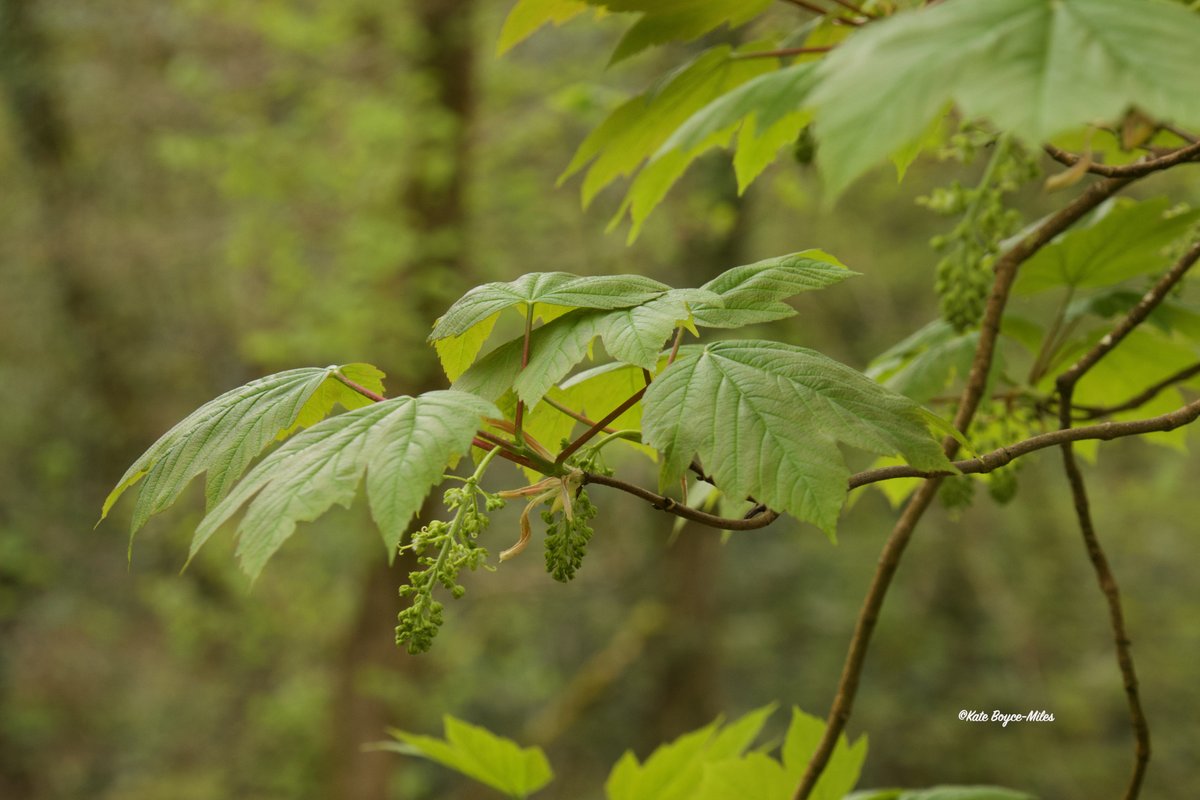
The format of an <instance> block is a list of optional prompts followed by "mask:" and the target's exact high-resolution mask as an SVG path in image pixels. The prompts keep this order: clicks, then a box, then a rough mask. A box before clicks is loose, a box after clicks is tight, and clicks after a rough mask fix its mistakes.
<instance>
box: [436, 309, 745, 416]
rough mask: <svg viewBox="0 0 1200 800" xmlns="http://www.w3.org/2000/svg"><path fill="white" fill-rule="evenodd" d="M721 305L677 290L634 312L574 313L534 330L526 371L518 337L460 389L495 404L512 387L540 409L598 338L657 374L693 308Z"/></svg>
mask: <svg viewBox="0 0 1200 800" xmlns="http://www.w3.org/2000/svg"><path fill="white" fill-rule="evenodd" d="M721 302H722V301H721V298H720V297H719V296H718V295H717V294H715V293H714V292H710V291H706V290H704V289H672V290H670V291H668V292H666V293H665V294H663V295H661V296H660V297H657V298H655V299H653V300H651V301H649V302H648V303H645V304H643V305H640V306H634V307H632V308H619V309H615V310H611V311H606V310H599V309H596V310H587V309H579V310H576V311H572V312H570V313H568V314H564V315H562V316H561V317H557V318H555V319H554V320H552V321H551V322H548V323H546V324H545V325H542V326H540V327H538V328H536V329H534V331H533V333H532V335H531V336H530V339H529V360H528V363H527V364H526V365H525V366H524V368H522V366H521V355H522V352H523V350H524V337H518V338H516V339H513V340H511V341H509V342H506V343H505V344H502V345H500V346H499V347H497V348H496V349H495V350H493V351H492V352H490V353H488V354H487V355H486V356H484V357H483V358H482V359H480V361H479V362H478V363H477V364H475V365H474V366H472V367H471V368H470V369H469V370H467V371H466V372H465V373H464V374H463V375H462V377H461V378H460V379H459V380H458V381H457V382H456V383H455V384H454V386H455V388H457V389H460V390H462V391H465V392H471V393H472V394H478V395H479V396H481V397H486V398H488V399H489V400H494V399H495V398H497V397H499V396H500V395H501V394H502V393H503V392H504V391H506V390H507V388H508V387H509V386H512V387H513V388H514V389H516V391H517V395H518V396H519V397H520V398H521V399H522V400H524V401H525V402H526V403H527V404H529V405H534V404H535V403H537V402H538V401H539V400H541V398H542V396H543V395H544V394H545V393H546V392H547V391H549V389H550V387H551V386H553V385H554V384H556V383H558V382H559V381H561V380H562V379H563V378H564V377H566V375H567V374H568V373H570V371H571V370H572V369H574V368H575V366H576V365H578V364H579V363H580V362H581V361H583V360H584V359H585V358H586V357H588V355H589V354H590V352H591V347H592V342H593V341H594V340H595V339H596V338H599V339H600V340H601V341H602V342H603V343H604V347H605V349H606V350H607V351H608V353H609V355H611V356H612V357H613V358H615V359H617V360H618V361H622V362H624V363H628V364H634V365H636V366H639V367H642V368H644V369H653V368H654V366H655V364H656V363H657V361H658V358H659V354H660V353H661V352H662V349H663V345H664V344H665V342H666V340H667V337H668V336H670V335H671V332H672V331H674V330H675V328H676V326H677V325H679V324H680V323H686V322H687V321H688V320H689V318H690V317H691V312H690V310H689V304H690V303H703V304H705V305H706V306H711V307H715V308H720V307H721Z"/></svg>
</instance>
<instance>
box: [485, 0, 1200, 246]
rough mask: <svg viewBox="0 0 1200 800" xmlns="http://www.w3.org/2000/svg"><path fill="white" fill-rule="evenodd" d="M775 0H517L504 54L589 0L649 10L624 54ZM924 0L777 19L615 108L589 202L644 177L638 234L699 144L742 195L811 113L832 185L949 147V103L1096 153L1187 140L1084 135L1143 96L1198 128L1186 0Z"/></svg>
mask: <svg viewBox="0 0 1200 800" xmlns="http://www.w3.org/2000/svg"><path fill="white" fill-rule="evenodd" d="M768 5H769V4H767V3H764V2H755V3H729V2H719V1H717V0H709V1H707V2H704V1H699V2H689V3H669V4H662V3H659V2H654V0H588V1H587V2H583V1H582V0H519V2H518V3H517V4H516V6H515V8H514V9H513V11H512V13H511V15H510V17H509V19H508V22H507V23H506V25H505V28H504V31H503V32H502V34H501V50H502V51H503V50H507V49H508V48H510V47H512V46H514V45H515V44H517V43H518V42H520V41H521V40H522V39H524V38H525V37H527V36H529V35H531V34H532V33H533V32H534V31H536V30H537V29H538V28H539V27H540V26H541V25H543V24H545V23H555V24H562V23H563V22H566V21H567V20H569V19H571V18H573V17H575V16H577V15H579V14H580V13H582V12H583V11H585V10H586V9H587V8H588V7H589V6H594V7H601V8H604V9H606V10H609V11H614V12H619V13H629V14H636V15H637V17H636V20H635V22H634V24H633V26H632V27H631V28H630V29H629V31H628V33H627V34H626V36H625V38H623V39H622V40H621V41H620V42H619V43H618V44H617V47H616V50H615V52H614V55H613V62H614V63H615V62H618V61H621V60H623V59H624V58H627V57H628V56H630V55H633V54H635V53H637V52H639V51H640V50H642V49H644V48H646V47H648V46H652V45H657V44H663V43H666V42H687V41H692V40H694V39H696V38H698V37H700V36H702V35H704V34H707V33H710V32H712V31H715V30H717V29H718V28H722V27H727V28H729V29H734V28H738V27H741V26H743V25H748V24H749V23H751V22H756V21H759V20H760V19H765V18H766V17H765V14H766V11H767V6H768ZM914 5H918V4H916V3H880V4H875V5H874V7H873V10H872V12H871V14H870V15H869V16H865V17H854V16H853V15H851V17H850V18H849V19H840V20H838V19H836V18H837V17H838V15H840V14H844V10H843V9H842V8H841V7H838V6H835V10H834V11H831V12H829V13H828V14H827V15H826V16H825V17H823V18H818V19H817V20H813V21H810V22H807V23H803V22H800V21H797V23H796V24H795V25H794V26H792V27H791V28H790V29H788V28H786V27H784V26H783V25H781V23H780V21H779V17H778V16H774V15H773V16H771V17H770V20H771V22H772V23H774V24H773V25H772V26H769V27H773V28H775V29H779V28H783V30H780V31H779V32H778V33H775V34H773V35H770V34H769V35H766V36H765V37H764V38H762V39H760V40H758V41H755V42H752V43H750V44H746V45H743V46H741V47H738V48H733V47H730V46H728V45H723V44H718V45H716V46H713V47H711V48H709V49H707V50H705V51H703V52H702V53H701V54H700V55H698V56H696V57H695V58H693V59H692V60H690V61H688V62H687V63H685V64H683V65H682V66H680V67H679V68H678V69H676V70H675V71H674V72H672V73H671V74H669V75H668V76H667V77H666V78H664V79H663V80H662V81H660V82H657V83H656V84H655V85H653V86H652V87H651V88H649V89H647V90H646V91H645V92H644V93H642V94H641V95H639V96H637V97H634V98H631V99H630V100H629V101H627V102H625V103H623V104H621V105H619V106H618V107H617V108H616V109H614V110H613V111H612V112H611V114H610V115H609V116H608V118H607V119H605V120H604V122H602V123H601V124H600V126H599V127H597V128H596V129H595V131H593V133H592V134H591V135H590V136H589V137H588V138H587V139H586V140H585V141H584V142H583V144H581V145H580V147H579V150H578V152H577V153H576V155H575V158H574V160H573V161H572V162H571V164H570V166H568V168H567V170H566V172H565V173H564V175H563V178H564V179H565V178H567V177H569V176H571V175H573V174H575V173H577V172H580V171H583V170H584V168H585V167H586V168H587V169H586V176H585V178H584V182H583V190H582V191H583V199H584V203H585V205H586V204H587V203H588V202H589V201H590V200H591V199H592V198H593V197H594V196H595V195H596V194H597V193H598V192H599V191H600V190H601V189H603V188H604V187H605V186H607V185H609V184H611V183H612V182H613V181H615V180H617V179H618V178H620V177H625V176H631V175H632V176H634V177H633V181H632V183H631V184H630V186H629V190H628V193H627V195H626V198H625V202H624V204H623V205H622V207H621V209H620V211H619V213H618V215H617V219H615V220H614V222H616V221H619V219H620V218H621V217H623V216H624V214H625V212H626V211H628V212H629V213H630V215H631V217H632V220H633V231H632V235H636V233H637V229H638V228H639V226H640V225H641V224H642V223H643V222H644V221H645V219H646V217H647V216H648V215H649V213H650V211H651V209H652V208H653V207H654V206H655V205H656V204H657V203H658V202H659V201H660V200H661V199H662V198H663V196H664V195H665V194H666V192H667V191H668V190H669V188H670V186H671V185H672V184H673V183H674V182H675V181H676V180H677V179H678V178H679V177H680V176H681V175H682V174H683V173H684V171H685V170H686V169H687V167H688V165H689V164H691V163H692V162H693V161H694V160H695V159H696V158H698V157H699V156H700V155H701V154H703V153H704V152H706V151H708V150H709V149H711V148H713V147H733V148H734V150H735V157H734V166H735V169H736V171H737V176H738V183H739V187H740V189H741V190H744V189H745V188H746V187H747V186H748V185H749V184H750V183H751V182H752V181H753V180H754V179H755V178H756V177H757V176H758V175H759V174H760V173H761V172H762V171H763V169H764V168H765V167H766V166H767V165H768V164H769V163H770V162H771V161H772V160H773V159H774V157H775V155H776V153H777V152H778V151H779V149H780V148H782V147H784V146H785V145H788V144H789V143H792V142H795V141H796V140H797V138H798V137H799V136H800V135H801V133H802V132H804V131H806V130H807V129H808V127H809V126H810V125H812V126H813V128H814V129H815V130H816V131H817V136H816V139H817V142H818V147H817V150H816V164H817V167H818V169H819V170H820V172H821V173H822V175H823V176H824V178H825V182H826V185H827V188H828V190H829V192H830V194H831V195H832V196H836V195H838V194H840V193H841V192H842V190H844V189H845V188H846V187H847V186H848V185H849V184H850V182H851V181H853V180H854V179H855V178H856V177H858V176H859V175H861V174H862V173H863V172H864V171H865V170H866V169H868V168H870V167H872V166H874V165H875V164H877V163H879V162H881V161H884V160H886V159H888V158H889V157H890V158H892V160H894V161H895V162H896V166H897V169H898V171H899V172H900V174H901V175H903V173H904V171H905V169H906V168H907V166H908V165H909V164H910V163H911V162H912V161H913V159H915V158H916V157H917V156H918V155H919V154H920V153H921V152H922V151H924V150H927V149H936V148H938V147H940V145H941V138H942V137H941V135H940V131H941V129H942V119H943V118H944V117H945V115H946V113H947V110H948V109H949V108H951V107H954V108H956V109H957V113H958V115H959V117H960V118H962V119H964V120H968V121H973V120H986V121H987V122H988V123H990V125H991V126H992V127H993V128H994V129H998V130H1003V131H1006V132H1008V133H1010V134H1011V135H1012V136H1013V137H1014V139H1015V140H1016V141H1017V142H1020V143H1023V144H1024V145H1026V146H1027V147H1029V148H1035V147H1039V146H1040V145H1041V144H1042V143H1043V142H1046V141H1051V140H1056V141H1059V142H1062V143H1075V142H1081V141H1083V140H1084V139H1085V138H1086V140H1087V145H1088V149H1089V150H1090V151H1091V152H1092V155H1093V156H1094V157H1096V158H1098V159H1100V158H1107V159H1108V160H1109V161H1112V162H1119V161H1124V160H1129V159H1131V158H1134V157H1136V156H1137V155H1138V153H1139V152H1140V150H1139V149H1138V148H1139V147H1143V146H1152V145H1164V144H1171V143H1178V142H1180V141H1181V140H1179V139H1178V138H1177V137H1172V136H1171V135H1170V134H1168V133H1165V132H1163V131H1161V130H1160V129H1159V128H1158V126H1157V123H1153V122H1150V123H1148V127H1149V128H1150V130H1149V131H1148V132H1147V133H1146V134H1145V135H1143V136H1138V137H1129V136H1119V135H1116V136H1113V135H1107V134H1106V133H1104V132H1102V133H1101V135H1096V136H1092V135H1091V134H1088V135H1087V136H1086V137H1085V136H1084V135H1083V133H1082V131H1084V130H1085V129H1086V128H1088V126H1092V125H1094V124H1096V123H1097V121H1107V123H1109V124H1108V125H1107V127H1108V128H1110V129H1120V128H1122V124H1123V123H1122V120H1124V119H1126V112H1127V111H1128V110H1129V109H1130V108H1131V107H1134V106H1136V108H1137V109H1138V113H1137V115H1136V119H1138V120H1142V121H1143V122H1142V124H1143V125H1144V126H1145V125H1146V124H1147V123H1146V122H1145V121H1146V120H1168V121H1171V122H1174V123H1176V124H1178V125H1182V126H1185V127H1187V126H1194V125H1198V124H1200V110H1198V109H1197V106H1196V104H1195V103H1194V102H1193V98H1192V95H1191V92H1190V90H1189V89H1188V88H1187V87H1189V86H1193V85H1195V84H1196V82H1197V81H1198V80H1200V64H1198V63H1197V61H1196V59H1195V58H1194V57H1193V49H1194V43H1195V41H1196V40H1197V39H1198V38H1200V17H1197V15H1196V14H1195V13H1193V12H1191V11H1189V10H1187V9H1185V8H1183V7H1181V6H1180V5H1178V4H1173V3H1169V2H1165V1H1164V0H1151V2H1150V5H1147V3H1146V1H1145V0H1064V2H1060V3H1045V2H1043V0H974V2H970V3H967V2H950V3H938V4H930V5H928V6H926V7H922V8H915V9H912V8H908V7H910V6H914ZM834 21H838V22H841V23H843V24H840V25H834V24H831V23H832V22H834ZM762 27H767V26H763V25H760V26H759V28H755V31H756V35H757V32H758V30H759V29H760V28H762ZM1146 42H1154V46H1153V47H1147V46H1146ZM825 51H828V52H827V54H825V55H823V56H822V55H821V54H822V53H824V52H825ZM756 54H757V55H758V56H761V57H754V56H755V55H756ZM1125 127H1128V125H1127V124H1126V125H1125ZM1131 150H1132V151H1133V152H1130V151H1131Z"/></svg>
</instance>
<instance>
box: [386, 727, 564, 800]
mask: <svg viewBox="0 0 1200 800" xmlns="http://www.w3.org/2000/svg"><path fill="white" fill-rule="evenodd" d="M442 722H443V725H444V726H445V730H446V738H445V739H444V740H443V739H435V738H433V737H432V736H420V735H418V734H415V733H408V732H407V731H401V730H395V729H393V730H390V731H388V733H390V734H391V735H392V737H394V738H395V739H398V740H399V741H398V742H380V743H379V744H378V745H376V747H378V749H380V750H390V751H392V752H395V753H401V754H403V755H409V756H419V757H421V758H428V759H429V760H430V761H436V762H437V763H439V764H441V765H442V766H444V767H449V768H450V769H452V770H455V771H456V772H460V773H462V774H463V775H466V776H467V777H468V778H472V779H474V780H477V781H479V782H480V783H482V784H484V785H486V786H490V787H492V788H493V789H495V790H497V791H498V792H501V793H503V794H505V795H507V796H509V797H513V798H525V797H528V796H529V795H531V794H533V793H534V792H536V791H538V790H539V789H541V788H542V787H543V786H545V785H546V784H548V783H550V781H551V780H553V779H554V773H553V772H552V771H551V769H550V762H549V761H547V760H546V754H545V753H544V752H542V749H541V748H540V747H521V746H520V745H518V744H517V743H516V742H514V741H512V740H511V739H507V738H505V737H503V736H497V735H496V734H494V733H492V732H491V731H489V730H487V729H486V728H481V727H479V726H476V725H470V724H468V723H466V722H462V721H461V720H457V719H455V718H454V717H452V716H450V715H448V714H447V715H446V716H445V717H443V718H442Z"/></svg>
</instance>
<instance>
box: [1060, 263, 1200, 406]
mask: <svg viewBox="0 0 1200 800" xmlns="http://www.w3.org/2000/svg"><path fill="white" fill-rule="evenodd" d="M1198 259H1200V242H1196V243H1195V244H1193V245H1192V246H1191V247H1190V248H1188V251H1187V252H1186V253H1184V254H1183V256H1182V257H1180V259H1179V260H1178V261H1176V262H1175V265H1174V266H1172V267H1171V269H1169V270H1167V272H1166V273H1165V274H1164V275H1163V276H1162V277H1161V278H1159V279H1158V282H1157V283H1155V284H1154V286H1153V287H1152V288H1151V289H1150V290H1149V291H1147V292H1146V294H1144V295H1143V296H1142V299H1141V300H1139V301H1138V303H1137V305H1135V306H1134V307H1133V308H1131V309H1129V313H1127V314H1126V315H1125V316H1124V317H1123V318H1122V319H1121V321H1120V322H1118V323H1117V324H1116V325H1115V326H1114V327H1113V329H1112V330H1111V331H1109V332H1108V334H1106V335H1105V336H1104V338H1102V339H1101V340H1100V341H1098V342H1096V344H1095V345H1094V346H1093V347H1092V349H1091V350H1088V351H1087V352H1086V353H1084V354H1083V355H1082V356H1080V357H1079V360H1078V361H1076V362H1075V363H1074V364H1072V365H1071V367H1070V369H1068V370H1067V371H1066V372H1064V373H1063V374H1062V375H1059V376H1058V380H1057V381H1056V383H1057V385H1058V388H1059V394H1060V395H1062V396H1063V397H1064V400H1063V404H1064V405H1066V404H1067V401H1066V399H1065V398H1066V397H1068V396H1069V395H1070V392H1068V393H1067V394H1063V389H1064V387H1065V388H1067V389H1073V388H1074V386H1075V384H1076V383H1077V382H1078V381H1079V379H1080V378H1082V377H1083V376H1084V374H1085V373H1086V372H1087V371H1088V370H1090V369H1091V368H1092V367H1093V366H1095V365H1096V362H1098V361H1099V360H1100V359H1102V358H1104V356H1106V355H1108V354H1109V353H1110V352H1112V350H1113V348H1114V347H1116V346H1117V345H1118V344H1120V343H1121V340H1122V339H1124V338H1125V337H1126V336H1128V335H1129V334H1130V332H1132V331H1133V329H1134V328H1136V327H1137V326H1138V325H1141V324H1142V323H1143V322H1145V321H1146V318H1147V317H1149V316H1150V312H1151V311H1153V310H1154V309H1155V308H1157V307H1158V306H1159V304H1160V303H1162V301H1163V299H1164V298H1165V297H1166V296H1167V292H1169V291H1171V289H1172V288H1174V286H1175V284H1177V283H1179V281H1180V280H1182V279H1183V276H1184V275H1186V274H1187V272H1188V270H1190V269H1191V268H1192V265H1194V264H1195V263H1196V261H1197V260H1198Z"/></svg>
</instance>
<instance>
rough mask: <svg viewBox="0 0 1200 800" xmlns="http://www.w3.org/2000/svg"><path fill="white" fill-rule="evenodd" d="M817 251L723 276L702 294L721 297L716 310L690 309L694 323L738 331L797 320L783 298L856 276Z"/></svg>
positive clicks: (711, 307)
mask: <svg viewBox="0 0 1200 800" xmlns="http://www.w3.org/2000/svg"><path fill="white" fill-rule="evenodd" d="M857 274H858V273H857V272H852V271H850V270H848V269H846V268H845V266H843V265H842V263H841V262H840V261H838V260H837V259H836V258H834V257H833V256H831V255H829V254H828V253H824V252H822V251H820V250H805V251H803V252H800V253H792V254H790V255H786V256H778V257H776V258H768V259H765V260H763V261H758V262H756V263H754V264H746V265H744V266H741V267H734V268H733V269H730V270H726V271H725V272H722V273H721V274H720V275H718V276H717V277H715V278H713V279H712V280H711V281H709V282H708V283H706V284H704V285H703V286H702V287H700V288H701V289H706V290H708V291H710V292H713V293H714V294H716V295H719V296H720V298H721V303H720V305H715V304H712V305H710V304H706V303H699V304H697V305H696V306H694V307H693V308H692V316H693V319H694V320H695V322H696V324H697V325H699V326H701V327H705V328H741V327H744V326H746V325H757V324H760V323H763V322H773V321H775V320H779V319H786V318H787V317H792V316H795V314H796V310H795V309H794V308H792V307H791V306H789V305H788V304H787V303H785V302H783V301H784V299H786V298H788V297H792V296H793V295H797V294H800V293H801V292H808V291H812V290H814V289H823V288H825V287H826V286H832V285H834V284H835V283H840V282H841V281H844V280H845V279H846V278H849V277H852V276H854V275H857Z"/></svg>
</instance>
